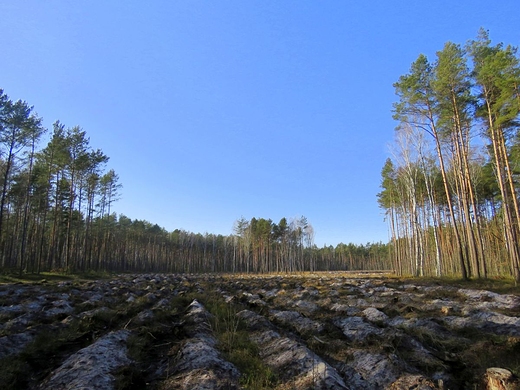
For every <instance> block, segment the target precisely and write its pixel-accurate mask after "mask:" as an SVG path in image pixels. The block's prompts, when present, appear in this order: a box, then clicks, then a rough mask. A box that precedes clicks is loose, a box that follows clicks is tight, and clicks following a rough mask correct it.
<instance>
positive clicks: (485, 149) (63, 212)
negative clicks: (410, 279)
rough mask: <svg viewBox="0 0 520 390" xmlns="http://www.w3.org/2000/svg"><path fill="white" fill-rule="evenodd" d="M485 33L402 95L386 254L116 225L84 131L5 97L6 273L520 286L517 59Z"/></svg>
mask: <svg viewBox="0 0 520 390" xmlns="http://www.w3.org/2000/svg"><path fill="white" fill-rule="evenodd" d="M519 61H520V60H519V58H518V55H517V48H516V47H513V46H505V45H504V44H502V43H499V44H492V43H491V40H490V38H489V34H488V32H487V31H485V30H483V29H482V30H481V31H480V32H479V34H478V37H477V39H476V40H471V41H469V42H467V43H466V44H464V45H461V44H456V43H452V42H447V43H446V44H445V45H444V47H443V48H442V49H441V50H440V51H438V52H437V53H436V58H435V60H434V61H433V62H430V60H428V58H427V57H426V56H425V55H423V54H421V55H419V57H418V58H417V60H416V61H415V62H413V63H412V65H411V68H410V70H409V72H408V73H407V74H405V75H403V76H401V77H399V78H398V80H397V82H396V83H395V84H394V87H395V92H396V96H397V102H396V103H395V104H394V108H393V115H394V119H395V120H396V121H397V122H398V126H397V128H396V130H395V140H394V142H393V144H392V145H391V157H390V158H388V159H387V161H386V163H385V164H384V167H383V169H382V173H381V175H382V180H381V192H380V193H379V194H377V200H378V203H379V206H380V207H381V208H382V209H383V210H384V212H385V216H386V220H387V222H388V226H389V231H390V237H391V239H390V241H389V242H388V243H367V244H366V245H356V244H348V245H347V244H343V243H340V244H338V245H336V246H335V247H334V246H324V247H322V248H318V247H317V246H316V245H315V244H314V234H315V232H314V229H313V227H312V225H311V223H310V222H309V221H308V220H307V218H306V217H304V216H301V217H298V218H289V219H287V218H282V219H281V220H280V221H279V222H278V223H276V222H273V221H272V220H271V219H264V218H252V219H250V220H247V219H245V218H243V217H241V218H239V219H237V220H236V221H235V224H234V226H233V231H232V233H231V234H229V235H220V234H210V233H203V234H202V233H193V232H188V231H185V230H182V229H176V230H174V231H173V232H168V231H166V230H165V229H164V228H161V227H160V226H158V225H157V224H153V223H150V222H148V221H143V220H132V219H131V218H129V217H127V216H125V215H122V214H119V215H118V214H116V213H115V212H114V207H113V206H114V203H115V202H116V201H117V200H118V199H119V198H120V196H121V189H122V185H121V183H119V177H118V175H117V174H116V172H115V171H114V170H111V169H107V163H108V160H109V158H108V156H106V155H105V154H104V153H103V152H102V151H101V150H100V149H94V148H92V147H91V146H90V140H89V138H88V136H87V133H86V131H84V130H83V129H81V128H80V127H78V126H75V127H72V128H69V127H66V126H65V125H63V124H62V123H60V122H59V121H56V122H55V123H54V125H53V129H52V132H51V134H50V136H48V137H47V138H46V135H47V129H45V128H44V127H43V126H42V119H41V118H40V117H38V116H37V115H36V114H35V113H34V110H33V107H32V106H30V105H29V104H28V103H27V102H25V101H22V100H18V101H12V100H11V99H10V98H9V96H8V95H7V94H5V93H4V91H3V90H0V148H1V149H0V188H1V195H0V197H1V198H0V268H2V269H4V270H17V271H18V272H20V273H23V272H30V273H39V272H42V271H50V270H54V271H62V272H78V271H79V272H84V271H89V270H93V271H117V272H126V271H137V272H152V271H159V272H193V273H195V272H235V273H269V272H303V271H333V270H393V271H395V272H396V274H398V275H414V276H436V277H441V276H456V277H462V278H463V279H468V278H487V277H495V276H500V277H513V278H515V279H516V280H520V245H519V240H518V236H519V235H520V207H519V200H518V192H519V190H520V181H519V175H520V133H519V131H518V130H519V126H520V124H519V122H518V120H519V113H520V62H519Z"/></svg>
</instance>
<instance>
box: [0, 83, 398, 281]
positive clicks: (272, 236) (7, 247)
mask: <svg viewBox="0 0 520 390" xmlns="http://www.w3.org/2000/svg"><path fill="white" fill-rule="evenodd" d="M47 134H48V130H47V129H45V128H44V127H43V125H42V119H41V118H40V117H38V115H36V113H35V112H34V109H33V107H32V106H30V105H29V104H28V103H27V102H25V101H22V100H18V101H13V100H11V99H10V98H9V96H8V95H7V94H5V93H4V91H3V90H0V180H1V182H0V188H1V192H0V268H1V269H4V270H7V269H9V270H13V269H16V270H18V271H19V272H20V273H22V272H30V273H39V272H42V271H50V270H58V271H63V272H78V271H80V272H81V271H90V270H94V271H118V272H125V271H132V272H152V271H154V272H300V271H318V270H337V269H342V270H344V269H365V268H367V267H372V268H374V269H388V264H386V263H387V261H386V260H385V259H386V257H385V255H384V253H385V252H386V250H387V247H386V245H384V244H367V245H366V246H364V245H354V244H349V245H344V244H340V245H338V246H336V247H332V246H329V247H323V248H317V247H316V245H314V229H313V227H312V225H311V224H310V223H309V222H308V221H307V219H306V218H305V217H300V218H294V219H290V220H287V219H286V218H282V219H281V220H280V222H279V223H278V224H276V223H273V222H272V221H271V220H270V219H264V218H258V219H257V218H252V219H251V220H245V219H244V218H240V219H238V220H237V221H236V222H235V225H234V229H233V234H230V235H228V236H223V235H215V234H208V233H206V234H200V233H191V232H187V231H184V230H179V229H177V230H175V231H173V232H167V231H166V230H165V229H163V228H161V227H159V226H158V225H156V224H152V223H150V222H148V221H142V220H132V219H130V218H128V217H126V216H125V215H119V216H118V215H117V214H116V213H115V212H114V209H113V205H114V203H115V202H116V201H117V200H118V199H119V197H120V196H121V188H122V185H121V184H120V183H119V177H118V175H117V174H116V173H115V172H114V170H112V169H107V167H106V166H107V163H108V160H109V158H108V156H106V155H105V154H104V153H103V152H102V151H101V150H100V149H94V148H92V147H91V146H90V140H89V138H88V136H87V134H86V131H84V130H83V129H81V128H80V127H78V126H75V127H66V126H65V125H64V124H62V123H60V122H59V121H57V122H55V123H54V124H53V128H52V131H51V132H50V134H49V135H48V138H47V139H46V140H45V139H44V137H45V136H46V135H47ZM40 144H44V146H43V147H40Z"/></svg>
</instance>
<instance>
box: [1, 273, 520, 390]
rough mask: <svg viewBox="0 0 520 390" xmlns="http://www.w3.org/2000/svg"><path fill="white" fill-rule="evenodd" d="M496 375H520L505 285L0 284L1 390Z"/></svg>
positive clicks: (347, 279)
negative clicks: (493, 372) (509, 373)
mask: <svg viewBox="0 0 520 390" xmlns="http://www.w3.org/2000/svg"><path fill="white" fill-rule="evenodd" d="M492 367H498V368H501V369H507V370H508V371H509V372H512V373H513V374H516V375H520V288H518V287H515V286H514V285H513V284H512V283H511V282H508V281H503V280H502V281H500V280H487V281H470V282H461V281H447V280H439V279H405V278H403V279H399V278H396V277H392V276H391V275H385V274H369V273H361V274H353V273H315V274H294V275H207V274H205V275H176V274H171V275H169V274H145V275H141V274H139V275H138V274H133V275H130V274H124V275H117V276H110V277H104V278H99V279H97V278H90V279H89V278H78V277H67V276H56V275H54V276H51V275H46V276H41V275H40V276H32V277H31V276H27V277H26V278H24V279H17V278H12V277H7V276H3V277H2V276H0V388H1V389H76V388H89V389H143V388H150V389H161V390H165V389H280V390H282V389H384V388H386V389H479V388H485V387H484V376H485V375H486V370H487V369H489V368H492ZM508 371H506V370H495V373H496V372H498V374H499V375H501V374H504V373H506V374H508ZM490 375H491V374H490ZM503 380H504V381H507V380H506V379H503ZM514 380H515V379H514V378H513V379H511V381H514ZM515 383H516V384H515ZM515 383H510V384H509V385H507V386H510V387H503V388H504V389H505V388H511V389H513V388H517V387H515V386H518V382H515Z"/></svg>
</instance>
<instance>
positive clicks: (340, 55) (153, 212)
mask: <svg viewBox="0 0 520 390" xmlns="http://www.w3.org/2000/svg"><path fill="white" fill-rule="evenodd" d="M518 11H519V7H518V1H517V0H503V1H498V2H489V1H480V0H472V1H466V0H459V1H445V0H438V1H417V0H415V1H411V0H410V1H405V0H395V1H382V0H381V1H347V0H329V1H318V0H315V1H307V0H292V1H289V0H287V1H285V0H273V1H269V0H258V1H254V0H247V1H244V0H222V1H209V0H208V1H201V0H184V1H167V0H161V1H159V0H157V1H154V0H150V1H146V2H145V1H135V0H126V1H115V0H103V1H101V0H92V1H74V2H71V1H65V0H46V1H41V0H24V1H0V15H1V17H0V50H1V52H2V55H1V56H0V89H3V90H4V92H5V93H6V94H7V95H9V97H10V98H11V99H13V100H18V99H22V100H25V101H27V102H28V103H29V104H30V105H32V106H34V110H35V112H37V114H38V115H39V116H41V117H42V118H43V121H44V125H45V126H46V127H47V128H48V129H49V133H48V134H47V138H45V139H44V140H43V142H42V143H43V145H42V147H43V146H44V144H45V143H46V142H47V141H48V137H49V136H50V133H51V130H52V123H54V122H55V121H56V120H59V121H60V122H61V123H63V124H64V125H65V126H66V127H73V126H80V127H81V128H82V129H83V130H85V131H86V132H87V135H88V136H89V137H90V145H91V147H92V148H94V149H98V148H99V149H101V150H103V152H104V153H105V154H106V155H107V156H109V157H110V160H109V163H108V165H107V169H114V170H115V171H116V173H117V174H118V175H119V179H120V183H121V184H122V185H123V188H122V190H121V199H120V200H119V201H118V202H117V203H116V204H115V205H114V211H115V212H117V213H118V214H124V215H126V216H127V217H129V218H132V219H143V220H147V221H149V222H151V223H154V224H155V223H156V224H158V225H159V226H161V227H164V228H165V229H166V230H168V231H173V230H174V229H184V230H187V231H191V232H195V233H206V232H207V233H214V234H223V235H229V234H232V233H233V224H234V222H235V221H236V220H237V219H239V218H241V217H244V218H246V219H251V218H253V217H256V218H265V219H271V220H273V222H275V223H277V222H279V220H280V219H281V218H282V217H286V218H287V219H291V218H298V217H300V216H302V215H303V216H305V217H307V219H308V221H309V222H310V223H311V225H312V226H313V228H314V231H315V243H316V244H317V245H318V246H323V245H336V244H338V243H340V242H343V243H355V244H366V243H367V242H380V241H382V242H387V241H388V228H387V224H386V222H385V220H384V212H383V211H382V210H381V209H380V208H379V207H378V203H377V193H378V192H380V190H381V189H380V182H381V169H382V167H383V164H384V162H385V160H386V159H387V158H388V157H390V152H389V150H390V146H389V145H390V144H391V142H392V140H393V138H394V129H395V127H396V125H397V124H396V123H395V122H394V121H393V119H392V104H393V103H394V102H395V101H396V96H395V93H394V88H393V83H395V82H396V81H397V80H398V78H399V77H400V76H401V75H404V74H406V73H407V72H408V71H409V69H410V65H411V63H412V62H413V61H415V60H416V59H417V57H418V56H419V54H421V53H423V54H425V55H426V56H428V58H429V59H430V60H431V61H432V62H433V61H434V60H435V53H436V52H437V51H439V50H441V49H442V48H443V46H444V44H445V43H446V42H448V41H451V42H455V43H459V44H464V43H466V42H467V41H468V40H470V39H475V38H476V36H477V32H478V30H479V28H480V27H484V28H485V29H487V30H489V32H490V38H491V39H492V41H493V43H498V42H504V43H505V44H512V45H513V46H518V45H519V44H520V29H519V28H518V26H520V12H518Z"/></svg>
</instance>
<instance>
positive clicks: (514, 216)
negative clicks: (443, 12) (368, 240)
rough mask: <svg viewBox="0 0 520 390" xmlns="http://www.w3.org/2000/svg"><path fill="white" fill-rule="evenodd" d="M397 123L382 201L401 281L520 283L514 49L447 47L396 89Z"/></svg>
mask: <svg viewBox="0 0 520 390" xmlns="http://www.w3.org/2000/svg"><path fill="white" fill-rule="evenodd" d="M394 87H395V90H396V94H397V97H398V102H397V103H395V105H394V111H393V112H394V119H396V120H397V121H398V122H399V125H398V127H397V129H396V133H395V142H394V144H393V147H392V150H393V153H392V154H393V156H392V158H389V159H388V160H387V161H386V163H385V165H384V167H383V170H382V191H381V193H380V194H379V195H378V197H379V204H380V206H381V207H382V208H383V209H384V210H385V212H386V216H387V221H388V224H389V229H390V232H391V245H390V246H389V247H390V248H391V251H390V252H391V255H390V256H391V258H392V261H393V268H394V269H395V270H396V272H397V273H398V274H413V275H416V276H424V275H433V276H443V275H458V276H460V277H462V278H464V279H467V278H487V277H490V276H493V277H494V276H508V277H514V279H515V280H516V281H518V280H520V267H519V264H520V246H519V240H518V238H519V233H520V225H519V223H520V211H519V202H518V192H519V186H520V182H519V174H520V133H519V121H518V120H519V113H520V65H519V58H518V55H517V48H516V47H512V46H504V44H502V43H499V44H496V45H493V44H492V43H491V40H490V39H489V34H488V32H487V31H485V30H484V29H481V30H480V32H479V34H478V37H477V39H476V40H472V41H469V42H467V44H465V45H459V44H455V43H452V42H448V43H446V44H445V45H444V47H443V48H442V50H440V51H438V52H437V53H436V59H435V61H434V62H433V63H430V62H429V60H428V59H427V57H426V56H425V55H422V54H421V55H420V56H419V57H418V58H417V60H416V61H415V62H413V64H412V65H411V68H410V70H409V73H407V74H405V75H403V76H401V77H400V78H399V80H398V81H397V82H396V83H395V84H394Z"/></svg>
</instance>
